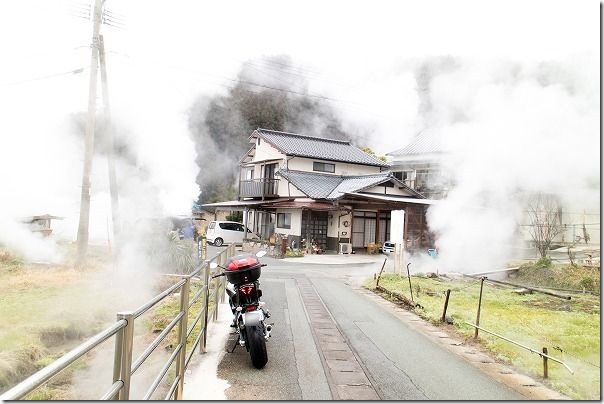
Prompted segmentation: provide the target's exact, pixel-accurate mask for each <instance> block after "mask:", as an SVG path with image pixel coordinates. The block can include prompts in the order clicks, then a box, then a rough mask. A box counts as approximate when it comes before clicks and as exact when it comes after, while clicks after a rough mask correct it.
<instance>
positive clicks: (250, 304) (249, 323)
mask: <svg viewBox="0 0 604 404" xmlns="http://www.w3.org/2000/svg"><path fill="white" fill-rule="evenodd" d="M264 255H266V251H259V252H258V253H257V254H256V255H252V254H247V253H245V254H239V255H235V256H233V257H231V258H229V260H228V262H227V266H226V268H225V267H222V266H220V265H218V264H217V263H215V262H213V263H211V264H210V268H212V269H214V268H217V267H220V268H222V269H224V272H222V273H219V274H216V275H214V276H212V278H216V277H219V276H226V278H227V281H228V283H227V287H226V292H227V294H228V295H229V304H230V306H231V311H232V312H233V316H234V318H233V323H232V324H231V326H232V327H234V328H235V329H236V330H237V334H238V338H237V341H236V342H235V345H234V346H233V349H232V350H231V351H230V352H233V351H234V350H235V348H237V345H240V346H242V347H245V349H246V350H247V351H248V352H249V353H250V357H251V359H252V364H253V365H254V367H256V368H258V369H261V368H263V367H264V365H266V362H268V354H267V352H266V341H268V339H269V338H270V336H271V331H272V324H267V323H266V322H265V320H266V319H268V318H269V317H270V313H269V312H268V311H267V310H266V309H265V308H264V302H261V301H260V297H261V296H262V290H260V282H258V279H259V278H260V272H261V268H262V267H263V266H266V264H261V263H260V261H259V260H258V258H261V257H263V256H264Z"/></svg>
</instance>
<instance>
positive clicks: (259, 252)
mask: <svg viewBox="0 0 604 404" xmlns="http://www.w3.org/2000/svg"><path fill="white" fill-rule="evenodd" d="M265 255H266V251H258V252H257V253H256V257H258V258H262V257H264V256H265Z"/></svg>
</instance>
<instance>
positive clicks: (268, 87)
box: [108, 51, 385, 118]
mask: <svg viewBox="0 0 604 404" xmlns="http://www.w3.org/2000/svg"><path fill="white" fill-rule="evenodd" d="M108 53H113V54H116V55H120V56H124V57H126V58H129V59H134V58H133V57H132V56H131V55H129V54H127V53H122V52H115V51H108ZM150 60H152V61H153V62H154V64H155V65H163V67H165V68H169V69H178V70H183V71H187V72H189V73H193V74H197V75H204V76H210V77H215V78H217V79H220V80H225V81H229V82H232V83H235V84H245V85H249V86H253V87H257V88H261V89H265V90H270V91H277V92H282V93H288V94H293V95H298V96H302V97H309V98H315V99H320V100H323V101H330V102H336V103H340V104H347V105H348V107H354V108H357V109H361V110H364V111H365V112H367V113H368V114H371V115H373V116H375V117H379V118H385V116H384V115H382V114H376V113H372V112H368V111H367V110H366V109H365V108H366V106H365V105H361V104H358V103H356V102H354V101H350V100H343V99H338V98H333V97H327V96H323V95H318V94H312V93H307V92H301V91H295V90H287V89H284V88H278V87H273V86H268V85H264V84H259V83H255V82H253V81H249V80H241V79H233V78H230V77H226V76H221V75H217V74H212V73H207V72H202V71H200V70H196V69H191V68H188V67H184V66H174V65H172V66H168V65H165V64H163V63H162V62H161V61H160V60H155V59H150ZM215 84H218V85H220V86H223V87H227V88H229V89H232V88H234V87H233V86H229V85H226V84H223V83H215Z"/></svg>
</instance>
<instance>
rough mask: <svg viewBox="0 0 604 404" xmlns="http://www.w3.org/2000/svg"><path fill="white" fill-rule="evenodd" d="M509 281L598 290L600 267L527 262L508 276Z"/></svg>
mask: <svg viewBox="0 0 604 404" xmlns="http://www.w3.org/2000/svg"><path fill="white" fill-rule="evenodd" d="M509 280H510V282H514V283H520V284H523V285H527V286H537V287H539V286H540V287H552V288H561V289H574V290H583V288H585V290H586V291H589V292H596V293H598V294H599V292H600V268H595V267H584V266H579V265H549V266H542V265H541V264H539V262H537V263H528V264H524V265H522V266H521V267H520V269H519V270H518V271H517V272H516V273H515V274H511V275H510V277H509Z"/></svg>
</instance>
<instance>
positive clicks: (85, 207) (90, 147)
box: [77, 0, 102, 265]
mask: <svg viewBox="0 0 604 404" xmlns="http://www.w3.org/2000/svg"><path fill="white" fill-rule="evenodd" d="M101 8H102V0H95V1H94V11H93V17H92V18H93V20H92V22H93V23H92V45H91V46H90V48H91V52H90V81H89V84H88V120H87V122H86V139H85V143H84V168H83V171H82V197H81V203H80V222H79V225H78V239H77V247H78V256H77V263H78V265H82V264H84V262H85V260H86V250H87V249H88V225H89V223H90V173H91V172H92V158H93V156H94V129H95V125H96V82H97V69H98V64H99V52H98V47H99V31H100V28H101V12H102V10H101Z"/></svg>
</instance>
